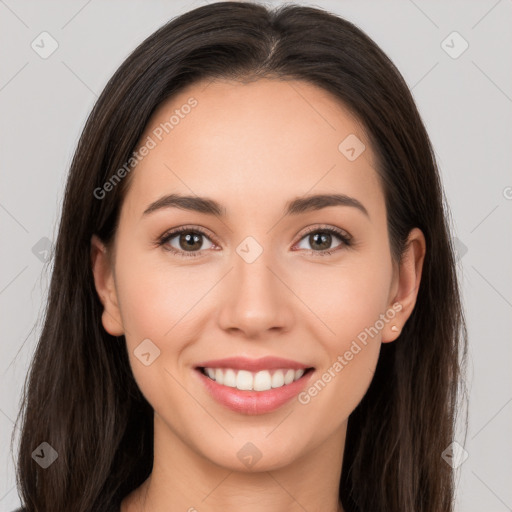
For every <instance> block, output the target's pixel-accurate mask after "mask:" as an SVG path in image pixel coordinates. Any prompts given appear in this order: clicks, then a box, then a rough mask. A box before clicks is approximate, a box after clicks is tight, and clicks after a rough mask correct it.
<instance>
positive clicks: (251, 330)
mask: <svg viewBox="0 0 512 512" xmlns="http://www.w3.org/2000/svg"><path fill="white" fill-rule="evenodd" d="M268 252H270V251H268ZM233 265H234V268H233V269H232V270H231V272H229V274H228V275H227V276H226V278H225V279H224V283H223V288H222V296H221V297H220V298H219V299H220V307H219V309H218V323H219V327H220V328H221V329H223V330H225V331H230V332H231V333H239V334H240V335H243V337H245V338H251V339H252V338H258V339H264V338H265V336H267V335H273V336H275V334H276V331H277V332H281V331H282V332H287V331H289V330H290V329H291V327H292V325H293V322H294V320H295V318H294V313H293V299H294V296H293V293H292V292H291V291H290V289H289V288H288V287H287V286H286V276H284V273H283V272H282V271H281V270H280V267H279V266H278V265H277V264H276V262H275V260H273V261H271V260H270V258H269V257H267V251H263V253H262V254H261V255H260V256H259V257H258V258H257V259H256V260H255V261H253V262H248V261H246V260H244V259H243V258H242V257H239V255H238V254H236V255H234V260H233ZM295 300H296V299H295Z"/></svg>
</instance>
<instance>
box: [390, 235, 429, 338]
mask: <svg viewBox="0 0 512 512" xmlns="http://www.w3.org/2000/svg"><path fill="white" fill-rule="evenodd" d="M425 254H426V242H425V235H424V234H423V232H422V231H421V230H420V229H419V228H414V229H412V230H411V232H410V233H409V237H408V240H407V248H406V250H405V253H404V255H403V258H402V261H401V263H400V268H399V271H398V287H397V291H396V294H395V296H394V297H393V298H392V301H391V303H392V304H394V305H396V304H400V311H399V312H397V314H396V316H395V317H394V318H393V320H392V321H391V322H389V324H387V326H386V329H385V332H384V333H383V336H382V343H389V342H391V341H394V340H396V339H397V338H398V337H399V336H400V333H401V332H402V329H403V326H404V325H405V323H406V321H407V320H408V318H409V317H410V315H411V313H412V311H413V310H414V306H415V305H416V298H417V296H418V290H419V288H420V282H421V275H422V271H423V263H424V261H425ZM393 308H394V309H395V310H396V308H395V306H393Z"/></svg>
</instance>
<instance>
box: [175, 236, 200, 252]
mask: <svg viewBox="0 0 512 512" xmlns="http://www.w3.org/2000/svg"><path fill="white" fill-rule="evenodd" d="M183 240H184V241H185V243H184V244H182V243H181V242H182V241H183ZM194 244H196V245H197V247H194ZM180 246H181V247H182V248H183V249H185V250H186V251H189V250H191V249H200V248H201V242H200V236H199V235H191V234H187V235H181V237H180Z"/></svg>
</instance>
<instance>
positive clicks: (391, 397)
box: [11, 2, 467, 512]
mask: <svg viewBox="0 0 512 512" xmlns="http://www.w3.org/2000/svg"><path fill="white" fill-rule="evenodd" d="M216 77H221V78H232V79H236V80H246V79H258V78H260V77H265V78H267V77H271V78H275V79H283V80H284V79H286V80H288V79H292V80H293V79H297V80H305V81H308V82H309V83H312V84H315V85H317V86H320V87H322V88H323V89H324V90H326V91H329V92H330V93H332V94H333V95H334V96H335V97H337V98H338V99H339V101H340V102H341V103H342V104H343V105H344V106H345V107H346V108H348V109H349V110H350V111H351V112H352V113H353V114H354V115H355V116H356V118H357V119H358V120H359V121H360V122H361V123H362V124H363V126H364V127H365V129H366V131H367V135H368V137H369V139H370V141H371V144H372V149H373V151H374V153H375V155H376V156H377V158H378V165H377V171H378V173H379V176H380V178H381V180H382V183H383V187H384V194H385V203H386V208H387V225H388V231H389V239H390V246H391V252H392V256H393V258H394V259H395V260H396V261H399V260H400V257H401V255H402V253H403V251H404V249H405V242H406V240H407V235H408V233H409V232H410V230H411V229H412V228H414V227H419V228H420V229H421V230H422V231H423V233H424V235H425V239H426V246H427V253H426V257H425V261H424V266H423V273H422V279H421V285H420V288H419V290H418V295H417V301H416V306H415V308H414V310H413V312H412V314H411V316H410V317H409V320H408V321H407V322H406V324H405V326H404V329H403V331H402V333H401V334H400V336H399V338H398V339H397V340H396V341H395V342H393V343H387V344H383V345H382V348H381V353H380V359H379V361H378V365H377V369H376V372H375V375H374V378H373V381H372V383H371V385H370V388H369V390H368V391H367V393H366V395H365V396H364V398H363V399H362V401H361V403H360V404H359V405H358V406H357V408H356V409H355V410H354V412H353V413H352V414H351V416H350V418H349V423H348V431H347V438H346V447H345V455H344V460H343V468H342V477H341V481H340V488H339V496H340V500H341V502H342V504H343V506H344V508H345V510H346V511H347V512H355V511H359V512H368V511H371V512H381V511H382V512H384V511H387V512H397V511H403V512H405V511H407V512H410V511H413V510H414V511H415V512H450V511H452V509H453V499H454V475H453V469H452V467H451V466H450V465H448V464H447V463H446V462H444V460H443V459H442V458H441V453H442V452H443V450H445V448H447V447H448V445H449V444H450V443H451V442H452V441H453V440H454V439H453V438H454V432H455V426H456V421H455V420H456V417H457V413H458V410H459V409H458V399H459V398H460V394H461V390H462V391H464V390H465V388H463V386H462V382H463V379H462V378H461V377H462V372H463V369H464V365H465V358H466V350H467V348H466V345H467V334H466V326H465V319H464V314H463V308H462V304H461V299H460V292H459V286H458V282H457V272H456V271H457V267H456V262H455V258H454V247H453V245H452V243H451V238H450V226H449V222H448V220H449V213H448V209H447V207H446V205H445V202H446V200H445V198H444V193H443V189H442V186H441V181H440V177H439V172H438V169H437V165H436V161H435V157H434V153H433V150H432V147H431V143H430V140H429V137H428V135H427V133H426V130H425V127H424V125H423V123H422V120H421V118H420V115H419V113H418V110H417V108H416V106H415V104H414V101H413V98H412V95H411V93H410V91H409V90H408V87H407V85H406V83H405V81H404V80H403V78H402V76H401V74H400V73H399V71H398V70H397V69H396V67H395V66H394V65H393V63H392V62H391V61H390V59H389V58H388V57H387V56H386V55H385V54H384V53H383V51H382V50H381V49H380V48H379V47H378V46H377V45H376V44H375V43H374V42H373V41H372V40H371V39H370V38H369V37H368V36H367V35H366V34H365V33H363V32H362V31H361V30H360V29H359V28H357V27H356V26H355V25H353V24H352V23H350V22H348V21H346V20H344V19H342V18H340V17H339V16H336V15H334V14H332V13H329V12H327V11H325V10H322V9H318V8H312V7H302V6H297V5H283V6H279V7H277V8H275V9H273V10H269V9H267V8H266V7H264V6H262V5H258V4H254V3H243V2H219V3H213V4H210V5H206V6H203V7H200V8H197V9H194V10H191V11H189V12H186V13H185V14H183V15H181V16H179V17H177V18H175V19H173V20H171V21H170V22H168V23H166V24H165V25H164V26H162V27H161V28H160V29H159V30H157V31H156V32H155V33H153V34H152V35H151V36H150V37H148V38H147V39H146V40H145V41H144V42H143V43H142V44H140V45H139V46H138V47H137V48H136V49H135V50H134V51H133V52H132V53H131V54H130V55H129V57H128V58H127V59H126V60H125V61H124V62H123V63H122V65H121V66H120V67H119V69H118V70H117V71H116V73H115V74H114V75H113V77H112V78H111V79H110V81H109V82H108V84H107V85H106V87H105V89H104V90H103V92H102V94H101V96H100V97H99V99H98V101H97V103H96V104H95V106H94V108H93V110H92V112H91V114H90V116H89V118H88V120H87V123H86V125H85V127H84V130H83V133H82V135H81V138H80V140H79V143H78V147H77V149H76V152H75V154H74V158H73V161H72V164H71V168H70V172H69V177H68V181H67V186H66V190H65V197H64V204H63V210H62V216H61V222H60V227H59V232H58V238H57V240H56V246H55V255H54V261H53V264H54V265H53V266H54V268H53V273H52V278H51V284H50V289H49V296H48V302H47V305H46V310H45V318H44V325H43V329H42V333H41V336H40V339H39V341H38V344H37V347H36V351H35V354H34V358H33V361H32V364H31V367H30V371H29V374H28V375H27V380H26V382H25V387H24V389H23V396H22V400H23V403H22V407H21V408H20V411H19V413H18V417H17V420H16V425H17V423H18V421H19V419H20V417H21V418H22V419H23V423H22V429H21V435H20V446H19V454H18V459H17V484H18V488H19V491H20V493H21V494H20V496H21V498H22V501H23V504H24V506H25V507H26V510H27V512H35V511H47V510H51V511H53V512H69V511H73V512H90V511H102V512H103V511H117V510H119V506H120V502H121V500H122V499H123V498H124V497H125V496H126V495H127V494H128V493H129V492H130V491H132V490H133V489H135V488H136V487H138V486H139V485H140V484H141V483H142V482H143V481H144V480H145V479H146V478H147V477H148V476H149V474H150V473H151V470H152V463H153V409H152V407H151V406H150V404H149V403H148V402H147V401H146V399H145V398H144V397H143V395H142V394H141V392H140V390H139V389H138V386H137V384H136V382H135V380H134V378H133V375H132V372H131V368H130V365H129V360H128V355H127V349H126V343H125V340H124V336H121V337H119V338H117V339H116V337H113V336H111V335H109V334H108V333H107V332H106V331H105V330H104V329H103V327H102V324H101V314H102V310H103V306H102V304H101V302H100V300H99V298H98V296H97V293H96V290H95V287H94V281H93V275H92V270H91V260H90V250H91V246H90V241H91V236H92V235H93V234H97V235H98V236H99V237H100V238H101V239H102V240H103V241H104V242H105V243H106V244H109V243H110V242H111V241H112V239H113V237H114V235H115V231H116V227H117V221H118V215H119V212H120V207H121V204H122V201H123V197H124V196H125V194H126V190H127V187H128V186H129V183H130V180H129V179H125V180H122V181H121V182H120V183H119V184H118V185H117V186H115V187H113V189H112V191H110V192H109V193H108V194H106V195H105V197H103V198H101V199H98V197H97V196H98V194H97V193H96V194H95V191H97V190H98V188H101V187H102V186H103V185H104V184H105V183H106V182H107V181H109V179H111V178H112V176H113V175H114V174H115V173H116V171H117V170H118V169H120V168H121V167H123V165H124V164H125V163H126V162H127V161H128V160H129V158H130V156H131V155H132V153H133V151H134V150H135V149H136V147H137V144H138V142H139V139H140V137H141V136H142V133H143V131H144V129H145V127H146V125H147V123H148V120H149V119H150V116H151V115H152V113H153V112H154V111H155V110H156V109H157V107H158V106H159V105H160V104H161V103H162V102H163V101H165V100H167V99H169V98H170V97H172V96H173V95H174V94H175V93H177V92H178V91H180V90H181V89H183V88H184V87H185V86H187V85H189V84H192V83H194V82H196V81H198V80H201V79H205V78H208V79H209V78H212V79H213V78H216ZM466 424H467V418H466ZM42 442H47V443H48V444H49V445H51V447H53V449H55V450H56V452H57V453H58V458H57V460H56V461H55V462H54V463H53V464H52V465H50V466H49V467H48V468H47V469H43V468H42V467H40V466H39V465H38V464H36V463H35V461H34V460H33V458H32V453H33V451H34V450H35V448H36V447H38V446H39V445H40V443H42ZM11 450H12V447H11Z"/></svg>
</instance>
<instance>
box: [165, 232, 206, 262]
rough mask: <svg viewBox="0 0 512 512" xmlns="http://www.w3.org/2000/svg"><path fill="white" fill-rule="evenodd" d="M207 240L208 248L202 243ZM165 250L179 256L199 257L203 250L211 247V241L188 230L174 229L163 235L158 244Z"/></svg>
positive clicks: (199, 233)
mask: <svg viewBox="0 0 512 512" xmlns="http://www.w3.org/2000/svg"><path fill="white" fill-rule="evenodd" d="M205 240H208V241H209V243H210V244H211V245H210V247H208V246H207V247H205V246H204V241H205ZM159 245H161V246H163V247H164V248H165V250H167V251H171V252H173V253H175V254H177V255H179V256H192V257H193V256H199V255H200V253H201V252H202V251H203V250H206V249H209V248H211V247H212V246H213V243H212V242H211V240H210V239H209V238H208V237H207V236H206V234H205V233H203V232H201V231H199V230H197V229H190V228H180V229H175V230H173V231H171V232H169V233H167V234H165V235H164V236H163V237H162V238H161V239H160V242H159Z"/></svg>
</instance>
